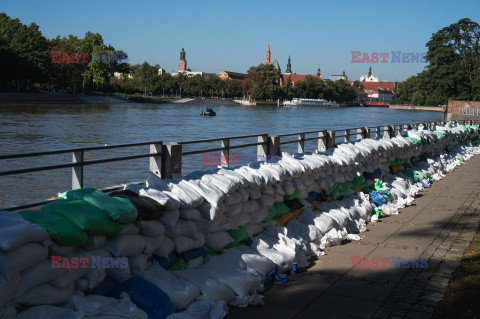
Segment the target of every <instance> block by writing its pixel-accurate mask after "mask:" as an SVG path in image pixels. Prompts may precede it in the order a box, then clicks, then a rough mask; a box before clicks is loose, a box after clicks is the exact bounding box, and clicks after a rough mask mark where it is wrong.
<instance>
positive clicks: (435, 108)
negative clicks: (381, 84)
mask: <svg viewBox="0 0 480 319" xmlns="http://www.w3.org/2000/svg"><path fill="white" fill-rule="evenodd" d="M388 108H390V109H395V110H412V111H433V112H442V111H443V107H442V106H413V105H390V106H389V107H388Z"/></svg>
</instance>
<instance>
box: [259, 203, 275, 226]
mask: <svg viewBox="0 0 480 319" xmlns="http://www.w3.org/2000/svg"><path fill="white" fill-rule="evenodd" d="M275 215H277V209H276V208H275V205H274V206H272V207H270V208H269V209H268V215H267V217H265V219H264V220H262V223H267V222H269V221H271V220H272V219H273V217H274V216H275Z"/></svg>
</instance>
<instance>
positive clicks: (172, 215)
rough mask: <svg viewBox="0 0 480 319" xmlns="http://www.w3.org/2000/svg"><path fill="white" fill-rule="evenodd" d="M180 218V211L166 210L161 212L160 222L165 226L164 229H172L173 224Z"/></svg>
mask: <svg viewBox="0 0 480 319" xmlns="http://www.w3.org/2000/svg"><path fill="white" fill-rule="evenodd" d="M178 218H180V212H179V211H178V210H167V211H165V212H164V213H163V215H162V218H160V222H161V223H162V224H163V226H165V228H166V229H173V228H174V227H175V224H176V223H177V222H178Z"/></svg>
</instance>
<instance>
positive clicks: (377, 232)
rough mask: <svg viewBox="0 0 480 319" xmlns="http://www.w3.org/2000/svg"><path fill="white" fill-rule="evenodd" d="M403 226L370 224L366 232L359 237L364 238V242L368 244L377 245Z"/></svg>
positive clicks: (380, 223) (382, 223)
mask: <svg viewBox="0 0 480 319" xmlns="http://www.w3.org/2000/svg"><path fill="white" fill-rule="evenodd" d="M403 226H404V225H403V224H393V223H384V222H377V223H372V224H371V225H369V226H368V227H367V231H366V232H364V233H362V234H361V236H364V237H365V240H366V241H368V242H369V243H373V244H379V243H383V242H384V241H385V240H387V239H388V238H389V237H391V236H392V235H393V234H395V232H396V231H398V230H399V229H401V228H402V227H403Z"/></svg>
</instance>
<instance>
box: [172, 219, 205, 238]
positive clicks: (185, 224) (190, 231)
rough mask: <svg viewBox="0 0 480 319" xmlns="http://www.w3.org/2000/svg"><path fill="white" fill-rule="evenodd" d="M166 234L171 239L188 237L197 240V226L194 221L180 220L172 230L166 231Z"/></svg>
mask: <svg viewBox="0 0 480 319" xmlns="http://www.w3.org/2000/svg"><path fill="white" fill-rule="evenodd" d="M165 234H166V235H167V236H168V237H170V238H177V237H181V236H187V237H190V238H193V239H195V238H197V235H198V231H197V224H196V223H195V222H192V221H188V220H183V219H179V220H178V222H177V224H176V225H175V227H174V228H173V229H172V230H166V232H165Z"/></svg>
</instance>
